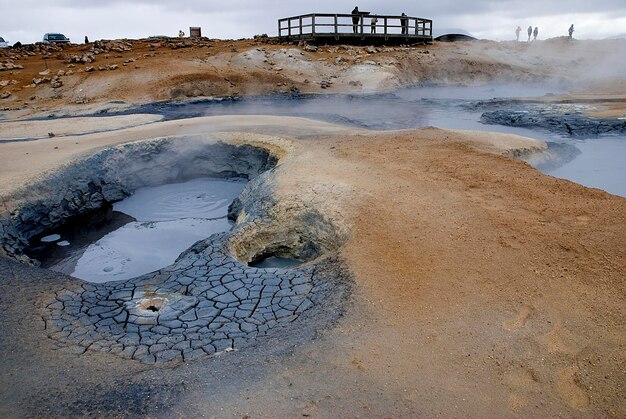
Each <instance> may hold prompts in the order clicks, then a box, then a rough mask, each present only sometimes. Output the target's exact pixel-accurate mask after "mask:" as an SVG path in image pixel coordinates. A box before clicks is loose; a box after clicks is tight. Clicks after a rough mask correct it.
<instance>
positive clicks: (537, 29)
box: [533, 26, 539, 41]
mask: <svg viewBox="0 0 626 419" xmlns="http://www.w3.org/2000/svg"><path fill="white" fill-rule="evenodd" d="M537 35H539V27H537V26H535V30H534V31H533V41H536V40H537Z"/></svg>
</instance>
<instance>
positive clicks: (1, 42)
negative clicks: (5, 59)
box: [0, 36, 9, 48]
mask: <svg viewBox="0 0 626 419" xmlns="http://www.w3.org/2000/svg"><path fill="white" fill-rule="evenodd" d="M0 48H9V44H8V43H7V42H6V41H5V40H4V38H3V37H1V36H0Z"/></svg>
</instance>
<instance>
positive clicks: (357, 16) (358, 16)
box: [352, 6, 361, 33]
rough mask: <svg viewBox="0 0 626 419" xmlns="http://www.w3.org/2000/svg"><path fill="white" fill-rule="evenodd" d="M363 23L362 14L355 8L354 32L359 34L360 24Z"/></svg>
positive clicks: (353, 16) (353, 18)
mask: <svg viewBox="0 0 626 419" xmlns="http://www.w3.org/2000/svg"><path fill="white" fill-rule="evenodd" d="M360 21H361V14H360V13H359V7H358V6H355V7H354V10H352V32H354V33H358V32H359V22H360Z"/></svg>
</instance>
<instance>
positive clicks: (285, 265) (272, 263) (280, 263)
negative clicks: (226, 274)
mask: <svg viewBox="0 0 626 419" xmlns="http://www.w3.org/2000/svg"><path fill="white" fill-rule="evenodd" d="M303 263H304V261H303V260H299V259H289V258H281V257H277V256H270V257H267V258H264V259H260V260H258V261H255V262H252V263H250V264H249V266H252V267H253V268H262V269H268V268H282V269H289V268H295V267H298V266H300V265H302V264H303Z"/></svg>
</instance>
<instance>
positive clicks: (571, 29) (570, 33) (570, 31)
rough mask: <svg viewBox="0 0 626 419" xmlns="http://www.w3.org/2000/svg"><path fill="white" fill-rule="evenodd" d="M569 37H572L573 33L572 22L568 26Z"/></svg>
mask: <svg viewBox="0 0 626 419" xmlns="http://www.w3.org/2000/svg"><path fill="white" fill-rule="evenodd" d="M568 32H569V39H572V35H574V24H573V23H572V26H570V27H569V30H568Z"/></svg>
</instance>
